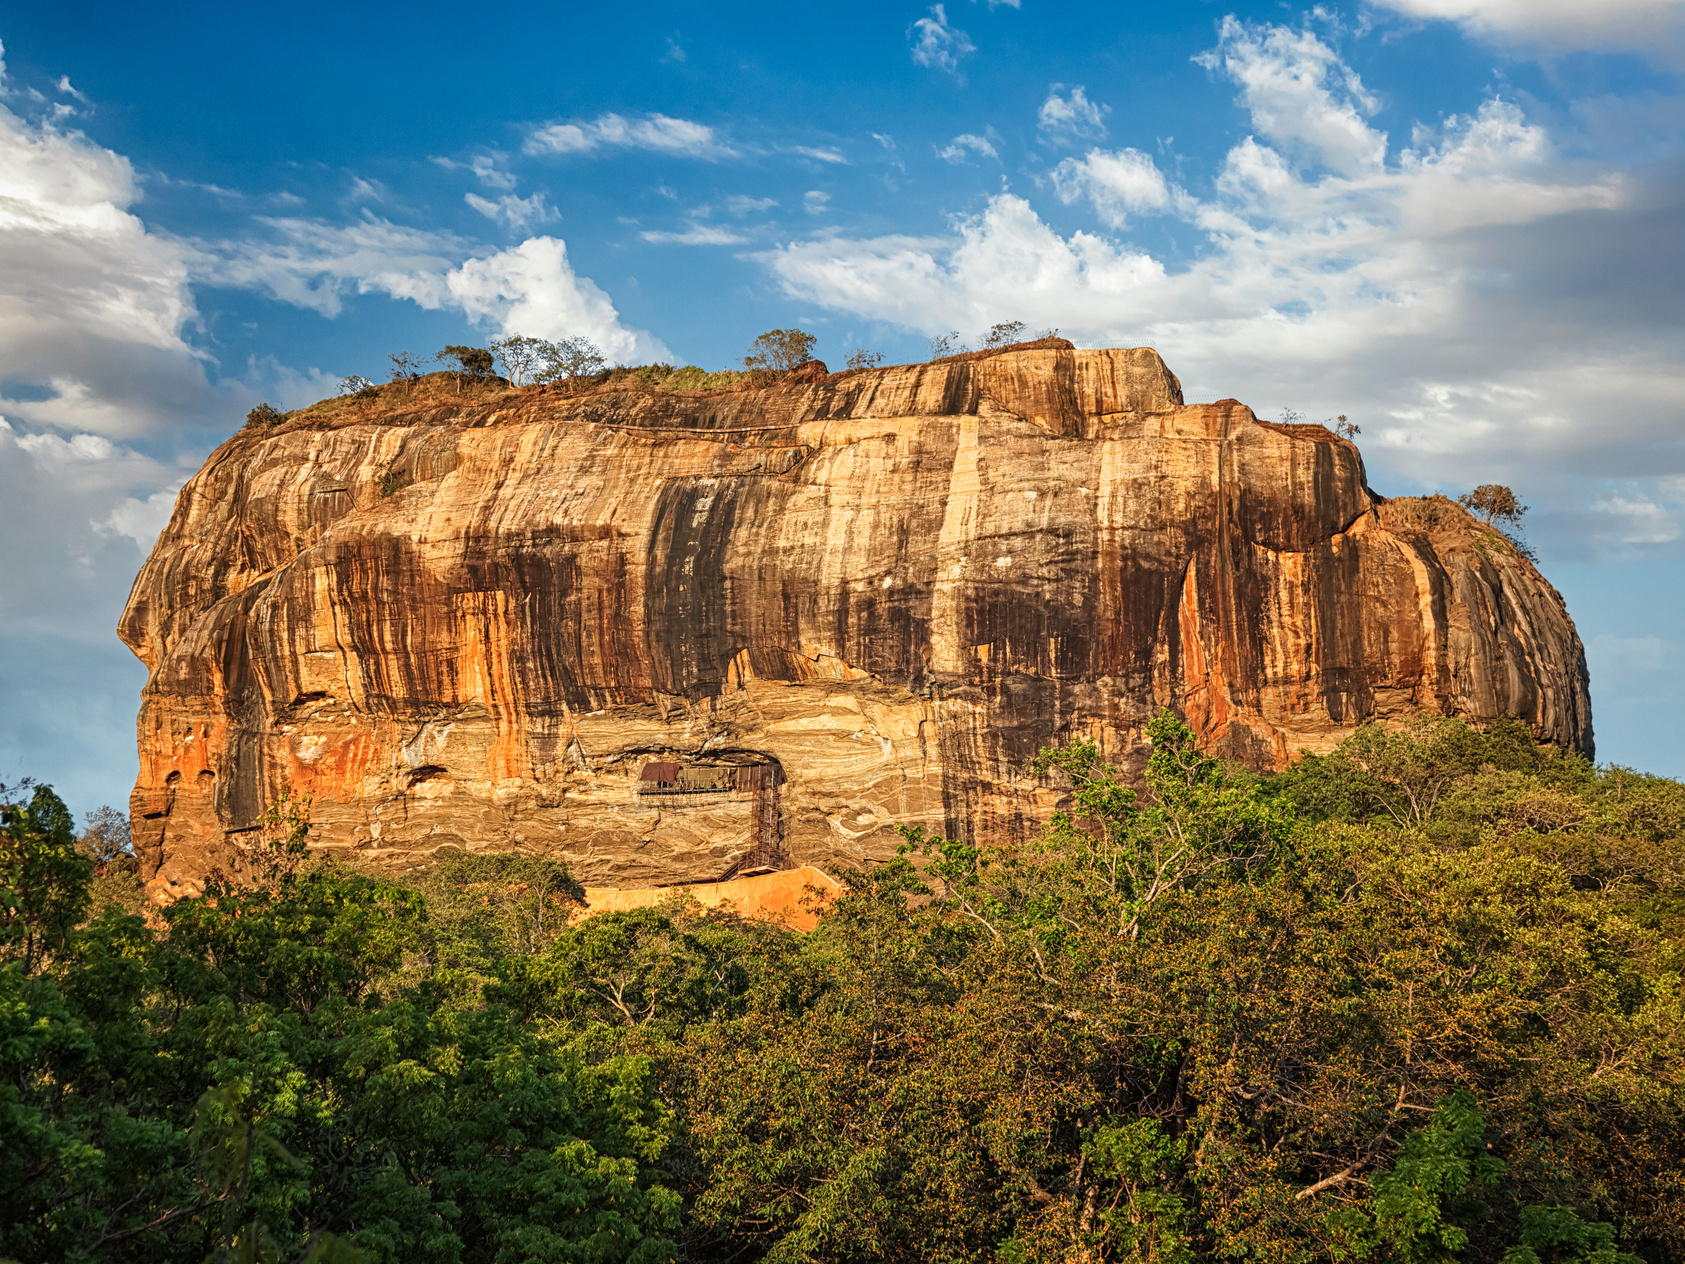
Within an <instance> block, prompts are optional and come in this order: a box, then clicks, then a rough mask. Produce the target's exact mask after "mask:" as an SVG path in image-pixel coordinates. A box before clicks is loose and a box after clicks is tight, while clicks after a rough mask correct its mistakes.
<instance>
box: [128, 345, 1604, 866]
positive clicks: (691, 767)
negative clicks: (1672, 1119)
mask: <svg viewBox="0 0 1685 1264" xmlns="http://www.w3.org/2000/svg"><path fill="white" fill-rule="evenodd" d="M803 376H804V377H806V378H807V379H808V380H804V381H794V382H785V383H783V384H780V385H776V386H773V387H770V388H767V389H760V390H742V391H736V392H727V393H719V394H712V395H703V394H692V395H683V394H658V393H651V392H648V391H639V390H622V391H613V390H603V391H598V392H597V393H594V394H587V395H575V396H568V395H566V394H564V393H561V392H559V391H551V390H545V389H537V390H526V391H499V392H496V393H493V394H488V395H480V396H463V397H460V398H459V397H453V396H448V395H427V394H425V392H423V393H422V394H420V395H418V396H417V398H416V399H415V400H413V401H410V402H404V401H398V402H397V403H396V404H391V403H388V404H386V405H371V406H366V407H365V406H361V405H354V406H346V407H341V408H338V409H337V411H335V410H331V409H320V410H313V411H311V412H308V413H306V414H304V415H301V416H296V417H294V418H293V419H291V420H289V421H288V422H287V423H285V424H283V425H281V426H278V427H276V428H275V429H274V430H272V431H270V432H268V433H266V434H253V433H241V434H239V435H236V436H235V437H234V438H232V439H230V440H229V441H228V442H227V443H225V444H223V446H222V447H221V448H219V449H218V450H217V451H216V452H215V453H214V454H212V456H211V458H210V459H209V460H208V461H207V462H206V464H205V467H204V468H203V469H202V470H201V471H200V472H199V473H198V474H197V475H196V476H195V477H194V478H193V479H192V481H191V482H189V483H188V484H187V486H186V487H185V488H183V489H182V492H181V496H180V499H179V501H178V502H177V505H176V510H175V514H174V516H173V518H172V519H171V522H170V525H169V527H168V529H166V530H165V531H164V533H163V535H162V536H160V537H159V539H158V543H157V545H156V547H155V548H154V549H153V552H152V556H151V558H150V559H149V560H148V561H147V563H146V566H145V568H144V569H143V570H142V572H141V574H140V576H139V578H138V579H137V580H136V582H135V587H134V592H133V595H132V596H131V598H130V601H129V606H128V609H127V611H126V612H125V614H124V616H123V621H122V626H121V629H120V631H121V635H122V636H123V639H124V640H125V641H126V642H127V643H128V644H129V646H130V647H131V648H132V649H133V650H134V652H135V653H136V654H137V655H139V656H140V657H141V659H142V660H143V661H144V662H145V663H146V664H147V666H148V667H149V668H150V669H151V673H152V674H151V679H150V681H149V682H148V684H147V686H146V689H145V692H144V694H143V700H142V709H141V713H140V720H139V742H140V778H139V781H138V783H137V785H136V787H135V792H134V796H133V800H132V803H131V807H132V812H133V823H134V837H135V840H136V844H137V848H138V850H139V852H140V854H141V855H142V857H143V858H144V860H145V864H146V866H147V872H148V874H149V875H155V878H154V885H155V889H156V890H157V891H159V892H160V893H163V892H181V891H188V890H193V889H196V885H197V883H199V882H200V881H201V880H202V878H203V876H204V874H205V873H206V872H207V870H208V869H209V868H210V867H211V866H213V865H214V864H216V863H217V859H218V857H219V855H221V854H223V852H224V851H225V849H226V848H227V847H228V846H229V845H230V843H231V842H233V841H237V840H238V839H239V838H240V837H242V836H243V835H244V834H245V832H247V831H250V830H251V829H253V827H254V826H255V825H256V824H257V822H258V820H259V817H260V814H261V813H262V812H263V810H264V807H265V805H266V804H267V803H270V802H272V801H274V800H275V799H276V798H277V797H278V796H279V794H280V792H281V790H282V788H283V787H284V786H291V787H293V788H294V789H295V790H296V791H297V792H299V793H302V794H307V795H309V796H311V797H312V798H313V817H314V829H313V831H312V838H313V839H314V840H315V841H317V842H318V843H319V844H321V845H324V846H329V847H343V848H355V849H357V850H358V851H359V852H361V853H363V854H365V855H366V856H368V857H370V858H372V859H374V860H376V861H381V860H385V861H390V862H391V863H394V864H407V863H414V862H415V859H416V858H417V857H418V856H422V855H425V854H426V853H428V852H430V851H432V850H435V849H438V848H441V847H446V846H465V847H470V848H511V847H516V848H522V849H529V850H533V851H535V852H539V853H543V854H547V855H554V856H557V857H563V858H566V859H567V860H569V861H570V862H571V863H572V865H573V867H574V870H575V872H576V873H577V874H578V875H579V876H580V877H581V878H583V879H585V880H586V881H588V882H590V883H592V884H600V885H609V886H621V887H643V886H651V885H658V884H661V883H667V882H678V881H686V880H697V879H709V878H717V877H721V876H723V875H724V874H725V873H726V872H727V871H728V870H729V869H731V868H733V867H734V866H735V867H737V868H742V867H744V866H743V862H744V860H745V857H747V858H748V859H749V860H752V861H754V862H755V866H750V867H756V866H759V865H760V864H761V863H762V862H766V861H768V860H769V858H773V857H776V858H777V860H778V861H779V862H780V863H781V862H782V861H783V859H784V858H785V857H790V858H793V859H794V860H795V861H798V862H799V861H812V862H817V863H826V862H838V861H842V862H847V861H851V860H852V861H860V860H863V859H866V858H871V857H882V856H885V855H889V854H893V851H894V848H895V846H896V844H897V841H898V840H897V837H896V835H895V832H894V828H893V827H894V826H895V825H897V824H899V823H902V822H916V823H919V824H923V825H928V826H931V827H934V828H938V829H943V830H946V831H948V832H949V833H950V834H951V835H965V836H970V837H988V838H995V839H1004V838H1012V837H1016V836H1022V834H1023V833H1024V832H1025V831H1026V830H1028V829H1031V828H1033V827H1034V824H1035V822H1037V821H1038V820H1040V819H1042V818H1043V817H1044V816H1045V815H1046V813H1047V811H1048V810H1049V809H1050V807H1051V806H1052V804H1053V803H1054V802H1055V801H1056V799H1057V797H1058V793H1059V791H1058V788H1057V787H1056V786H1054V785H1052V784H1051V783H1046V782H1038V781H1037V779H1036V778H1035V777H1034V776H1033V775H1032V774H1030V773H1029V772H1028V771H1027V770H1026V764H1027V762H1028V761H1029V760H1031V759H1032V758H1033V756H1034V755H1035V753H1036V751H1037V750H1038V748H1040V747H1041V746H1043V745H1045V744H1049V743H1053V742H1059V741H1065V740H1068V739H1071V738H1074V737H1078V736H1087V737H1092V738H1093V739H1095V740H1096V741H1098V742H1099V743H1100V744H1101V746H1102V747H1103V748H1104V750H1105V751H1106V753H1107V755H1108V756H1109V757H1110V758H1112V759H1113V760H1114V761H1117V762H1119V763H1120V764H1122V765H1123V766H1125V767H1126V768H1132V767H1138V763H1139V760H1140V759H1141V758H1142V754H1143V749H1142V731H1143V729H1144V727H1145V725H1146V723H1147V721H1148V720H1149V719H1150V717H1151V716H1152V715H1153V714H1154V712H1155V711H1156V710H1157V709H1158V708H1160V707H1162V706H1166V705H1168V706H1171V707H1173V708H1175V709H1176V710H1177V711H1178V712H1180V713H1182V714H1183V715H1185V716H1186V718H1187V720H1188V722H1189V723H1190V724H1191V725H1193V727H1194V728H1195V729H1196V730H1197V731H1199V732H1200V733H1201V734H1203V735H1204V736H1205V738H1206V739H1208V741H1209V742H1210V744H1211V746H1212V747H1213V748H1214V749H1215V750H1216V751H1217V752H1219V753H1221V754H1223V755H1225V756H1228V757H1230V758H1233V759H1236V760H1240V761H1243V762H1245V763H1247V764H1250V765H1253V766H1255V767H1258V768H1279V767H1281V766H1282V765H1283V764H1284V763H1286V762H1287V761H1288V760H1289V759H1290V758H1291V757H1292V756H1293V755H1294V754H1295V752H1298V751H1305V750H1310V751H1324V750H1327V749H1329V748H1330V747H1332V746H1333V745H1334V744H1335V743H1337V742H1338V741H1339V740H1340V739H1341V738H1343V737H1344V736H1346V735H1347V734H1349V733H1350V732H1351V731H1352V730H1353V729H1354V727H1355V726H1357V725H1358V724H1359V723H1360V722H1362V721H1364V720H1366V719H1370V718H1381V719H1390V718H1401V717H1406V716H1409V715H1411V714H1414V713H1417V712H1424V711H1425V712H1433V713H1442V714H1452V715H1463V716H1468V717H1471V718H1474V719H1476V720H1485V719H1490V718H1492V717H1495V716H1498V715H1500V714H1503V713H1506V712H1509V713H1514V714H1516V715H1519V716H1520V717H1521V718H1522V719H1524V720H1526V721H1527V722H1528V723H1529V724H1531V725H1532V726H1533V728H1534V729H1535V731H1536V732H1537V733H1538V735H1539V736H1540V738H1541V739H1546V740H1550V741H1554V742H1558V743H1561V744H1563V745H1565V746H1568V747H1571V748H1573V749H1576V750H1580V751H1583V752H1586V753H1588V754H1589V753H1590V751H1591V720H1590V706H1589V701H1588V698H1587V692H1586V685H1587V680H1586V669H1585V660H1584V654H1583V651H1582V648H1581V645H1580V641H1579V639H1578V637H1577V636H1576V634H1575V632H1574V628H1573V624H1572V623H1571V622H1570V620H1569V618H1568V614H1567V612H1566V610H1565V609H1564V607H1563V603H1562V600H1561V598H1560V597H1559V596H1558V595H1557V593H1556V592H1555V590H1554V589H1552V588H1551V586H1550V585H1549V584H1548V583H1546V582H1545V580H1544V579H1543V578H1542V577H1541V576H1540V575H1539V573H1538V571H1537V570H1535V569H1534V567H1533V566H1532V564H1531V563H1530V562H1529V561H1527V560H1526V559H1525V558H1523V557H1521V556H1519V555H1518V554H1517V553H1516V551H1515V550H1514V548H1513V547H1512V546H1511V545H1509V543H1508V542H1507V541H1505V540H1504V539H1503V538H1502V537H1501V536H1499V535H1498V534H1497V533H1496V532H1493V531H1491V530H1489V529H1486V528H1482V527H1480V526H1479V525H1478V524H1477V523H1475V522H1474V520H1473V519H1472V518H1470V517H1469V516H1468V515H1467V514H1466V513H1464V512H1463V511H1462V510H1461V509H1458V508H1457V507H1455V506H1454V505H1452V504H1450V502H1447V501H1444V500H1443V499H1440V500H1435V501H1402V500H1393V501H1389V500H1386V499H1384V498H1383V497H1380V496H1377V495H1375V494H1374V493H1373V492H1371V491H1370V490H1369V488H1368V486H1367V485H1366V482H1365V477H1364V470H1363V462H1362V459H1361V457H1360V456H1359V453H1358V450H1357V449H1356V448H1355V447H1354V446H1353V445H1352V444H1351V443H1349V442H1347V441H1345V440H1342V439H1339V438H1337V437H1336V436H1334V435H1333V434H1330V433H1329V432H1328V431H1327V430H1324V429H1323V428H1322V427H1320V426H1284V425H1275V424H1271V423H1268V422H1262V421H1259V420H1257V419H1256V418H1255V417H1254V416H1253V414H1252V413H1251V411H1250V410H1249V409H1247V408H1246V407H1244V406H1243V405H1241V404H1239V403H1237V402H1235V401H1234V400H1222V401H1219V402H1217V403H1213V404H1194V405H1184V404H1183V402H1182V396H1181V388H1180V386H1179V384H1178V383H1177V381H1176V378H1175V377H1174V376H1173V375H1172V374H1171V373H1170V371H1169V370H1168V369H1167V368H1166V367H1165V366H1164V364H1163V363H1162V362H1161V361H1160V359H1159V358H1158V356H1157V355H1156V354H1155V353H1154V352H1152V351H1150V350H1144V349H1136V350H1128V351H1116V350H1114V351H1072V350H1069V349H1058V348H1046V347H1044V348H1041V349H1030V350H1015V351H1008V352H1007V353H1005V354H1000V355H995V356H992V357H986V358H981V359H977V358H974V359H963V360H957V361H953V362H943V363H937V364H929V365H913V366H910V367H902V368H892V369H881V370H870V371H864V372H855V373H847V374H834V375H829V376H825V375H823V374H821V373H819V372H818V371H817V370H814V371H812V372H810V373H808V374H806V375H803ZM652 764H654V765H672V766H674V767H672V768H668V769H666V770H665V771H662V770H661V769H660V768H657V769H655V770H654V771H652V772H651V774H650V776H648V777H644V776H643V773H644V770H645V769H646V768H647V767H648V766H650V765H652ZM675 768H676V771H675ZM680 773H682V774H683V779H681V778H680V775H679V774H680ZM684 779H688V780H684ZM681 780H683V784H681Z"/></svg>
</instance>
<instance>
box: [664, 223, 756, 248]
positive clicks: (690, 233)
mask: <svg viewBox="0 0 1685 1264" xmlns="http://www.w3.org/2000/svg"><path fill="white" fill-rule="evenodd" d="M638 235H639V236H640V237H642V238H643V239H644V240H645V241H649V242H654V243H655V244H657V245H666V246H735V245H738V244H739V243H741V242H743V241H744V240H746V239H745V238H743V237H741V236H739V235H738V234H737V233H734V232H733V231H732V230H731V229H729V228H718V227H715V226H713V225H710V224H693V225H691V226H690V227H689V228H687V229H685V231H684V232H682V233H667V232H647V233H639V234H638Z"/></svg>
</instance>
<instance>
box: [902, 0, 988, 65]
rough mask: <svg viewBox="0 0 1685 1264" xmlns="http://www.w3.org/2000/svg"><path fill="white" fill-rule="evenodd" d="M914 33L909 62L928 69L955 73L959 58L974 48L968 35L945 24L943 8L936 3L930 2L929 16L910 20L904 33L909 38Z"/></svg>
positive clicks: (945, 11) (946, 16) (946, 17)
mask: <svg viewBox="0 0 1685 1264" xmlns="http://www.w3.org/2000/svg"><path fill="white" fill-rule="evenodd" d="M914 32H917V38H916V39H915V40H914V43H913V62H914V64H915V65H919V66H926V67H928V68H930V69H931V70H945V71H947V72H948V73H949V74H950V75H955V76H958V75H959V72H960V58H962V57H964V56H965V55H966V54H967V53H974V52H976V51H977V45H975V44H973V43H972V42H971V37H970V36H969V35H967V34H966V33H965V32H964V31H962V30H960V29H959V28H958V27H957V26H949V25H948V12H947V9H946V7H945V6H943V5H940V4H937V5H932V6H931V9H930V16H929V17H927V18H920V19H919V20H918V21H917V22H914V23H913V26H912V30H909V31H908V32H907V34H908V36H909V37H912V36H913V35H914Z"/></svg>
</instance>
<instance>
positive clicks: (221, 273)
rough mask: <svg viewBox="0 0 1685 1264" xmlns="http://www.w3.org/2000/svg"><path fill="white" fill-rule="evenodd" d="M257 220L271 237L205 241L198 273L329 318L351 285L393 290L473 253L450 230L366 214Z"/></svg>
mask: <svg viewBox="0 0 1685 1264" xmlns="http://www.w3.org/2000/svg"><path fill="white" fill-rule="evenodd" d="M257 222H258V223H260V224H262V225H264V226H265V227H266V228H267V229H268V230H269V236H268V237H266V238H255V237H254V238H247V239H244V240H237V241H232V242H218V243H206V242H200V243H198V246H199V252H198V253H197V255H195V257H194V270H195V273H196V274H197V275H198V276H201V277H203V278H204V279H205V280H208V281H211V282H214V283H215V284H218V285H227V286H232V287H237V288H241V289H253V290H261V291H264V292H266V293H268V294H269V295H270V296H271V297H273V298H276V299H279V300H280V301H281V302H283V303H291V304H293V305H294V306H295V307H307V308H310V309H312V310H313V311H317V312H320V313H321V314H322V315H323V316H328V317H333V316H337V315H339V313H340V310H341V308H342V306H343V303H342V299H343V296H344V294H345V291H346V289H347V288H348V287H354V288H355V289H356V290H357V291H358V292H359V293H365V294H366V293H369V292H370V291H385V292H387V293H392V292H394V291H395V289H398V288H403V287H405V286H408V285H409V284H410V278H413V277H415V276H417V275H437V274H441V273H443V272H445V271H446V270H448V269H449V268H450V267H451V266H452V265H453V264H454V263H455V262H456V260H457V259H460V258H461V257H463V256H464V255H466V254H467V253H468V252H469V243H467V242H465V241H463V240H462V239H460V238H457V237H454V236H452V235H451V234H450V233H442V232H429V231H426V230H423V229H418V228H406V227H404V226H403V225H400V224H394V223H392V222H391V221H390V220H385V219H381V218H380V217H379V216H377V215H375V214H373V213H372V212H370V211H367V210H365V211H364V212H363V215H362V217H361V218H360V219H358V220H356V221H354V222H352V223H350V224H343V225H335V224H329V223H327V222H326V221H324V220H319V219H296V218H277V219H268V218H265V219H260V220H258V221H257Z"/></svg>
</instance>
